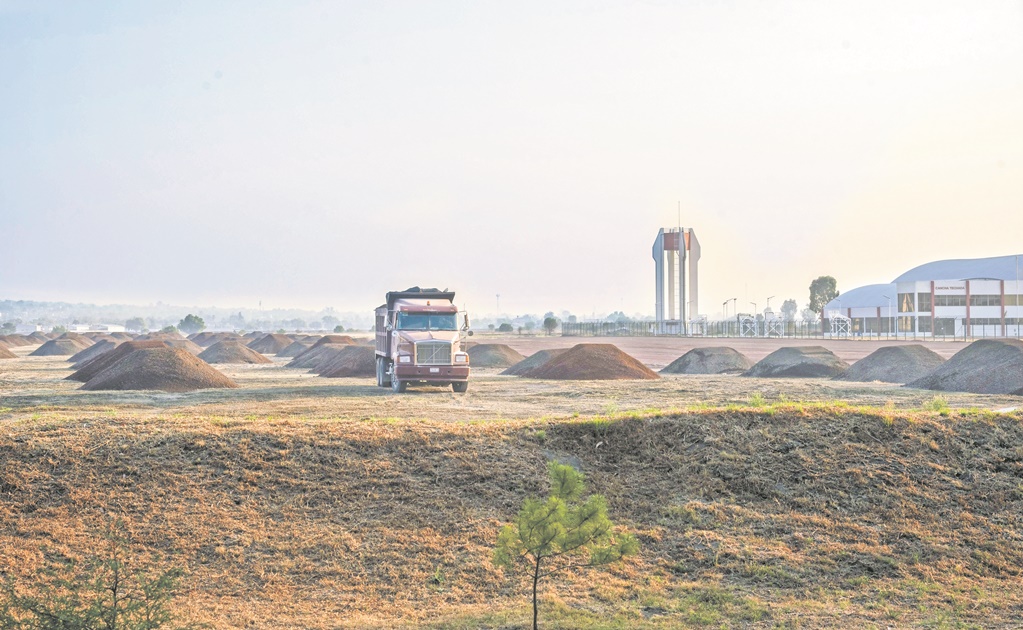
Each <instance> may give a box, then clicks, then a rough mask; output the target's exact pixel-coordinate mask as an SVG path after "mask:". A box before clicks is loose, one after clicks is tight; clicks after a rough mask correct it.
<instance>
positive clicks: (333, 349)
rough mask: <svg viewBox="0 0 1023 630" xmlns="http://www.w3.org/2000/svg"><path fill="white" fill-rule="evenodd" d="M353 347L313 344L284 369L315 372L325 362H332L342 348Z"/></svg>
mask: <svg viewBox="0 0 1023 630" xmlns="http://www.w3.org/2000/svg"><path fill="white" fill-rule="evenodd" d="M354 345H355V344H351V343H325V344H315V345H314V346H313V347H312V348H309V350H307V351H306V352H303V353H302V354H300V355H299V356H297V357H295V358H294V359H292V360H291V362H290V363H288V364H287V365H286V366H285V367H290V368H301V369H304V370H316V369H317V368H319V367H320V366H321V365H325V364H326V363H327V361H332V360H333V359H334V357H335V356H337V353H338V352H340V351H341V350H343V349H344V348H350V347H353V346H354Z"/></svg>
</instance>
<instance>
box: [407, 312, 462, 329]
mask: <svg viewBox="0 0 1023 630" xmlns="http://www.w3.org/2000/svg"><path fill="white" fill-rule="evenodd" d="M397 328H398V330H458V319H457V317H456V315H455V313H443V314H438V313H431V314H426V313H398V326H397Z"/></svg>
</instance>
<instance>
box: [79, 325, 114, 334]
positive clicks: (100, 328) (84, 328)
mask: <svg viewBox="0 0 1023 630" xmlns="http://www.w3.org/2000/svg"><path fill="white" fill-rule="evenodd" d="M67 329H68V332H73V333H89V332H105V333H112V332H124V326H118V325H117V324H71V325H70V326H68V327H67Z"/></svg>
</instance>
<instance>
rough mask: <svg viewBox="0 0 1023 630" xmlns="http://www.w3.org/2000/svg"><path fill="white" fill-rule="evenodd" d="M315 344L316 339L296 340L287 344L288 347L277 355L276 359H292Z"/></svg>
mask: <svg viewBox="0 0 1023 630" xmlns="http://www.w3.org/2000/svg"><path fill="white" fill-rule="evenodd" d="M314 343H316V339H298V340H296V341H293V342H291V343H290V344H288V347H287V348H285V349H284V350H281V351H280V352H278V353H277V356H278V357H289V358H292V359H294V358H295V357H297V356H298V355H300V354H302V353H303V352H305V351H306V350H308V349H309V348H311V347H312V345H313V344H314Z"/></svg>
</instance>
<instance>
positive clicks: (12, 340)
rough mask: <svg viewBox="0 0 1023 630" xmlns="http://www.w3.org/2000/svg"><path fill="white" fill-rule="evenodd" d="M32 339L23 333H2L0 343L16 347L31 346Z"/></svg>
mask: <svg viewBox="0 0 1023 630" xmlns="http://www.w3.org/2000/svg"><path fill="white" fill-rule="evenodd" d="M33 343H35V342H34V341H32V340H31V339H29V338H28V337H26V336H25V335H3V336H0V345H4V346H6V347H8V348H17V347H19V346H31V345H32V344H33Z"/></svg>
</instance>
